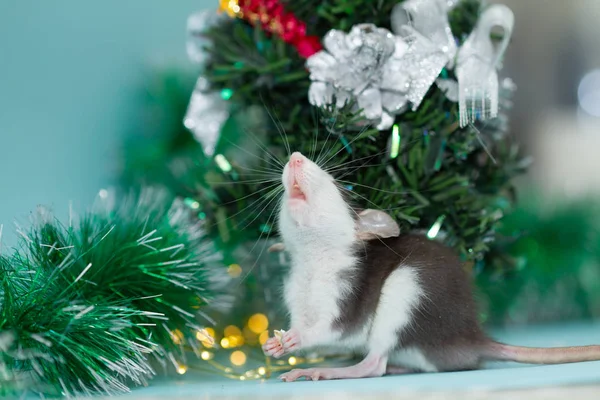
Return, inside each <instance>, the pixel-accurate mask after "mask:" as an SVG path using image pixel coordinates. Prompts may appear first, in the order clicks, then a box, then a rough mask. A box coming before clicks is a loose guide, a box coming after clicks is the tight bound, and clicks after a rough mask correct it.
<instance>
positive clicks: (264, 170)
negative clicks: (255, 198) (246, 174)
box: [236, 165, 282, 176]
mask: <svg viewBox="0 0 600 400" xmlns="http://www.w3.org/2000/svg"><path fill="white" fill-rule="evenodd" d="M236 168H240V169H243V170H245V171H252V172H261V173H264V174H269V175H277V176H280V175H281V172H282V171H274V170H272V169H267V168H262V167H258V168H250V167H245V166H243V165H236Z"/></svg>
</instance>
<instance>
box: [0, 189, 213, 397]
mask: <svg viewBox="0 0 600 400" xmlns="http://www.w3.org/2000/svg"><path fill="white" fill-rule="evenodd" d="M103 195H105V196H104V197H107V193H106V192H104V193H103ZM166 199H167V197H166V196H165V195H164V193H163V192H161V191H155V190H144V191H143V192H142V193H141V194H140V195H139V196H135V197H131V196H130V197H128V199H127V200H126V201H124V202H123V203H121V205H120V206H119V207H112V206H111V205H110V202H109V201H108V199H106V198H105V199H101V202H100V203H101V204H99V207H98V208H97V209H96V210H95V211H93V212H90V213H87V214H85V215H84V216H83V217H82V219H81V222H79V223H76V224H75V223H74V224H71V223H69V224H68V225H63V224H61V223H60V222H58V221H57V220H55V219H54V218H53V217H52V216H51V215H50V214H49V213H48V212H47V211H46V210H44V209H39V210H38V212H37V215H36V218H35V221H34V223H33V225H32V227H31V228H30V229H29V231H27V232H20V233H21V235H22V240H21V245H20V247H19V248H18V249H17V250H15V252H14V254H12V255H10V256H3V257H2V258H0V282H1V284H2V287H1V288H0V299H1V300H0V350H1V354H0V393H2V394H10V393H15V392H16V391H18V390H24V389H26V390H31V391H34V392H39V393H41V394H45V395H63V396H66V395H76V394H86V393H105V394H115V393H121V392H125V391H128V390H129V387H130V386H131V385H145V384H146V383H147V381H148V379H149V378H151V377H152V376H153V375H154V374H155V372H154V368H153V366H152V365H153V362H152V360H158V361H160V362H161V363H162V364H166V363H169V364H172V363H177V362H182V361H183V360H184V357H185V355H184V350H183V348H184V345H191V346H192V347H194V346H196V343H197V340H196V338H195V335H196V333H197V331H198V329H200V328H201V327H202V326H204V325H205V324H208V323H210V324H212V320H211V319H210V318H209V317H208V315H206V313H205V311H203V310H205V309H206V308H207V306H208V304H209V301H210V300H211V298H214V294H215V293H213V291H212V290H211V286H212V285H211V282H213V281H214V277H215V276H216V275H215V274H213V273H212V272H211V271H209V269H208V268H209V266H212V265H220V264H219V263H218V261H219V254H218V253H216V252H215V251H214V250H213V248H212V245H211V244H210V242H208V241H206V240H205V239H204V231H203V228H202V225H201V223H200V222H198V220H197V219H196V218H194V217H193V216H192V215H191V214H190V210H189V209H187V208H186V207H185V206H184V205H183V204H180V202H175V203H173V205H172V206H171V207H169V206H168V204H169V203H168V202H166ZM150 356H151V357H150Z"/></svg>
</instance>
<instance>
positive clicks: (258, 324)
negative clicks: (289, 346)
mask: <svg viewBox="0 0 600 400" xmlns="http://www.w3.org/2000/svg"><path fill="white" fill-rule="evenodd" d="M248 328H250V330H251V331H252V332H254V333H256V334H259V333H261V332H264V331H266V330H267V329H268V328H269V319H268V318H267V317H266V315H264V314H260V313H258V314H254V315H253V316H251V317H250V319H249V320H248Z"/></svg>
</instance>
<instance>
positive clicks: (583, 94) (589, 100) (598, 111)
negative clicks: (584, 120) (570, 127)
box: [577, 69, 600, 117]
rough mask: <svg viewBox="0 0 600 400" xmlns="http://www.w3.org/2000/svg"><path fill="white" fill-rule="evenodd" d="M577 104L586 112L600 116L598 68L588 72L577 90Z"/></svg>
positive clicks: (599, 76) (599, 77)
mask: <svg viewBox="0 0 600 400" xmlns="http://www.w3.org/2000/svg"><path fill="white" fill-rule="evenodd" d="M577 99H578V101H579V106H580V107H581V109H582V110H584V111H585V112H586V113H588V114H590V115H592V116H594V117H600V69H595V70H593V71H590V72H588V73H587V74H586V75H585V76H584V77H583V79H581V82H580V83H579V88H578V90H577Z"/></svg>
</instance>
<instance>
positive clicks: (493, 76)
mask: <svg viewBox="0 0 600 400" xmlns="http://www.w3.org/2000/svg"><path fill="white" fill-rule="evenodd" d="M496 27H500V28H502V30H503V31H504V36H503V39H502V42H501V43H500V44H499V45H497V46H494V43H493V42H492V39H491V33H492V29H494V28H496ZM513 27H514V15H513V13H512V11H511V10H510V8H508V7H506V6H504V5H501V4H496V5H492V6H490V7H489V8H488V9H486V10H485V11H484V12H483V14H482V15H481V17H480V18H479V21H478V22H477V25H476V27H475V29H474V30H473V32H472V33H471V35H470V36H469V37H468V38H467V40H466V41H465V43H464V44H463V46H462V47H461V49H460V51H459V52H458V57H457V66H456V76H457V78H458V104H459V112H460V126H461V127H464V126H466V125H468V124H470V123H472V122H474V121H476V120H477V119H482V120H483V119H487V118H495V117H497V116H498V73H497V70H498V69H500V68H501V61H502V56H503V55H504V52H505V51H506V48H507V47H508V43H509V41H510V37H511V35H512V31H513Z"/></svg>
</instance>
